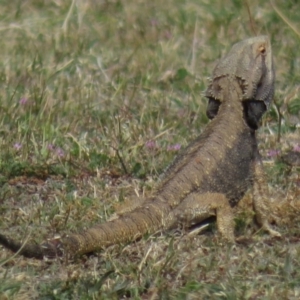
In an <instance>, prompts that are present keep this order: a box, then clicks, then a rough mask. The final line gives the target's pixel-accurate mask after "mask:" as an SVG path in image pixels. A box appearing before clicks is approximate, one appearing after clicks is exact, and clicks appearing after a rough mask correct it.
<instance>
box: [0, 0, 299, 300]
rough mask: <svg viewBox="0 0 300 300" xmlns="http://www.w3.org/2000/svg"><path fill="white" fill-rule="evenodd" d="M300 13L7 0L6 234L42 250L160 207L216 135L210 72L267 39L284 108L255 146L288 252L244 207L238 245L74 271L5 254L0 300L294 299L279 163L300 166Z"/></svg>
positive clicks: (290, 170) (293, 216)
mask: <svg viewBox="0 0 300 300" xmlns="http://www.w3.org/2000/svg"><path fill="white" fill-rule="evenodd" d="M5 2H6V3H5ZM277 2H278V3H277ZM247 3H248V4H247ZM299 10H300V3H298V2H297V1H292V0H289V1H281V3H280V1H251V2H249V1H234V0H232V1H229V0H227V1H217V0H213V1H205V0H203V1H196V0H186V1H180V0H173V1H171V0H166V1H157V0H154V1H145V0H140V1H121V0H119V1H117V0H116V1H83V0H77V1H76V0H73V1H63V0H56V1H55V0H47V1H45V0H44V1H42V0H30V1H2V2H1V3H0V32H1V40H0V46H1V47H0V49H1V52H0V84H1V89H0V99H1V102H0V103H1V104H0V105H1V110H0V122H1V129H0V144H1V153H0V183H1V190H0V212H1V219H0V228H1V233H5V234H8V235H9V236H11V237H15V238H17V239H23V240H24V239H26V237H29V238H30V239H33V240H35V241H37V242H42V241H43V240H45V239H47V238H52V237H53V236H55V235H58V234H64V233H67V232H74V231H77V230H79V229H83V228H87V227H89V226H91V225H92V224H95V223H98V222H104V221H105V220H107V219H109V218H110V217H111V215H112V214H113V213H114V211H115V208H116V207H117V206H118V205H120V203H121V204H122V203H123V201H124V199H130V197H131V196H132V195H136V194H137V195H147V194H148V193H150V192H151V189H152V188H153V187H154V184H155V181H157V179H158V177H159V174H160V173H161V172H162V171H163V170H164V168H165V167H166V166H167V165H168V164H169V163H170V162H171V160H172V159H173V158H174V156H175V155H176V154H177V153H178V151H179V150H180V148H183V147H185V146H186V145H187V144H188V143H189V142H190V141H192V140H193V139H194V138H195V137H196V136H197V135H199V133H200V132H201V131H202V130H203V128H204V127H205V124H206V123H207V122H208V119H207V117H206V116H205V107H206V103H207V102H206V99H205V98H204V97H203V91H204V90H205V88H206V86H207V77H208V76H209V75H210V74H211V72H212V69H213V66H214V64H215V61H216V60H217V59H218V58H220V57H221V56H222V55H224V54H225V53H226V52H227V51H228V50H229V49H230V47H231V46H232V44H233V43H235V42H237V41H240V40H242V39H245V38H246V37H250V36H255V35H257V34H267V35H269V36H270V38H271V42H272V46H273V55H274V63H275V66H276V73H277V78H276V93H275V102H274V104H272V105H271V106H270V108H269V111H268V113H267V114H266V116H265V117H264V120H263V122H262V127H261V129H260V130H259V132H258V139H259V142H260V143H259V147H260V150H261V153H262V155H263V159H264V165H265V169H266V173H267V178H268V182H269V188H270V193H271V203H272V211H273V212H274V214H275V215H276V216H277V222H276V224H275V223H274V227H275V228H276V229H277V230H278V231H280V232H281V234H282V236H283V237H282V238H277V239H275V238H271V237H269V236H268V235H266V234H265V233H263V232H260V231H259V230H258V229H259V228H258V227H257V226H256V225H255V223H254V222H253V215H252V209H251V199H250V197H249V195H247V196H246V197H245V199H243V200H242V201H241V203H240V205H239V207H238V208H237V209H236V220H235V221H236V236H237V237H238V238H244V237H246V239H245V240H243V239H242V240H243V242H241V243H237V244H236V245H226V244H222V243H221V241H219V240H218V238H217V235H216V229H215V225H212V226H210V227H209V228H208V230H206V231H204V232H202V233H201V234H193V233H190V234H188V233H182V232H166V233H161V234H155V235H152V236H148V237H145V238H143V239H142V240H140V241H136V242H134V243H132V244H128V245H116V246H114V247H110V248H108V249H106V250H104V251H102V252H100V253H96V254H93V255H90V256H83V257H80V258H77V259H76V260H75V261H73V262H68V263H67V262H64V261H54V262H47V261H37V260H34V259H24V258H22V257H20V256H18V255H16V256H13V254H12V253H11V252H9V251H7V250H5V249H3V248H0V299H1V300H2V299H123V298H131V299H298V298H299V295H300V271H299V270H300V268H299V261H300V250H299V243H300V228H299V227H300V225H299V224H300V222H299V221H300V217H299V211H300V191H299V187H300V175H299V167H297V166H289V165H288V164H287V163H286V161H289V160H288V159H287V160H282V156H285V155H286V153H290V152H289V151H293V153H294V154H295V153H296V157H297V155H298V154H297V153H299V152H300V135H299V133H300V132H299V131H300V129H299V128H300V113H299V110H300V97H299V82H300V72H299V68H300V57H299V47H300V30H299V28H300V24H299V18H298V13H297V12H298V11H299ZM294 154H292V155H294ZM287 157H293V156H287ZM293 161H294V160H293V159H292V162H293ZM299 165H300V163H299Z"/></svg>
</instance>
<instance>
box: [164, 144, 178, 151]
mask: <svg viewBox="0 0 300 300" xmlns="http://www.w3.org/2000/svg"><path fill="white" fill-rule="evenodd" d="M180 148H181V145H180V144H175V145H170V146H168V147H167V151H179V150H180Z"/></svg>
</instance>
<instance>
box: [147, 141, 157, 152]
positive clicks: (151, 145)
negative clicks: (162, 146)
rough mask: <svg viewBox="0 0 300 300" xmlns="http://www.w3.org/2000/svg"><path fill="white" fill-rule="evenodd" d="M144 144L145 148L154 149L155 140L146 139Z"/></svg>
mask: <svg viewBox="0 0 300 300" xmlns="http://www.w3.org/2000/svg"><path fill="white" fill-rule="evenodd" d="M145 146H146V148H148V149H150V150H152V149H155V148H156V142H155V141H152V140H150V141H147V142H146V143H145Z"/></svg>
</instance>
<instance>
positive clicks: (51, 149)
mask: <svg viewBox="0 0 300 300" xmlns="http://www.w3.org/2000/svg"><path fill="white" fill-rule="evenodd" d="M47 148H48V150H50V151H54V149H55V146H54V145H53V144H48V146H47Z"/></svg>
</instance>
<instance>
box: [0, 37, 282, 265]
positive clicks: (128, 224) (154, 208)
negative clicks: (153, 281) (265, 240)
mask: <svg viewBox="0 0 300 300" xmlns="http://www.w3.org/2000/svg"><path fill="white" fill-rule="evenodd" d="M274 80H275V70H274V65H273V57H272V49H271V44H270V40H269V38H268V37H267V36H257V37H252V38H248V39H245V40H243V41H240V42H238V43H236V44H235V45H233V47H232V48H231V50H230V51H229V52H228V53H227V55H225V56H224V57H223V58H221V59H220V60H219V61H218V62H217V64H216V66H215V68H214V70H213V72H212V77H211V79H210V80H209V84H208V88H207V90H206V91H205V96H206V97H207V98H208V105H207V110H206V114H207V116H208V118H209V119H210V122H209V123H208V125H207V126H206V127H205V129H204V130H203V132H202V133H201V134H200V135H199V136H198V137H197V138H196V139H195V140H194V141H193V142H191V143H190V144H189V145H188V146H187V147H186V148H185V149H184V150H183V151H181V152H180V153H179V154H178V156H177V157H176V158H175V160H174V161H173V163H171V164H170V165H169V167H168V168H167V169H166V171H165V172H164V173H163V175H162V177H161V179H160V181H159V182H158V184H157V186H156V188H155V189H154V191H153V193H152V194H151V195H150V196H149V197H147V198H146V199H145V200H144V201H142V202H141V204H140V205H136V207H134V208H133V209H131V210H129V211H127V212H124V213H123V214H121V215H120V216H119V217H118V218H113V219H112V220H109V221H107V222H104V223H100V224H96V225H94V226H93V227H91V228H89V229H87V230H85V231H82V232H79V233H73V234H69V235H65V236H63V237H60V238H58V239H49V240H47V241H45V242H44V243H42V244H36V243H34V242H26V243H24V244H23V243H22V242H21V241H16V240H14V239H11V238H9V237H7V236H6V235H3V234H0V244H2V245H3V246H4V247H6V248H8V249H10V250H12V251H13V252H18V253H19V254H21V255H23V256H25V257H29V258H37V259H43V258H54V257H72V258H74V257H77V256H79V255H83V254H87V253H91V252H95V251H99V250H101V249H103V248H105V247H108V246H110V245H113V244H116V243H127V242H130V241H133V240H136V239H139V238H141V237H143V236H144V235H145V234H151V233H155V232H157V231H161V230H165V229H169V228H174V227H176V226H179V224H185V225H186V226H193V225H194V224H197V223H199V222H203V221H205V220H207V219H208V218H211V217H215V218H216V223H217V229H218V232H219V234H220V236H221V238H222V239H224V240H225V241H228V242H233V243H234V241H235V237H234V215H233V208H234V207H235V206H236V205H237V204H238V202H239V201H240V200H241V199H242V198H243V196H244V194H245V193H246V191H247V190H248V189H249V188H250V187H252V190H253V193H252V194H253V208H254V211H255V213H256V219H257V222H258V224H259V225H260V226H261V227H262V228H263V229H264V230H266V231H267V232H268V233H269V234H271V235H273V236H280V233H278V232H277V231H275V230H274V229H272V228H271V225H270V223H269V221H268V217H269V216H270V214H271V213H270V211H271V209H270V202H269V200H270V199H269V195H268V191H267V188H266V185H265V181H264V172H263V166H262V160H261V157H260V154H259V151H258V146H257V141H256V130H257V129H258V127H259V125H260V119H261V117H262V115H263V114H264V113H265V111H266V110H267V109H268V107H269V105H270V103H271V101H272V99H273V95H274Z"/></svg>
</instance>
